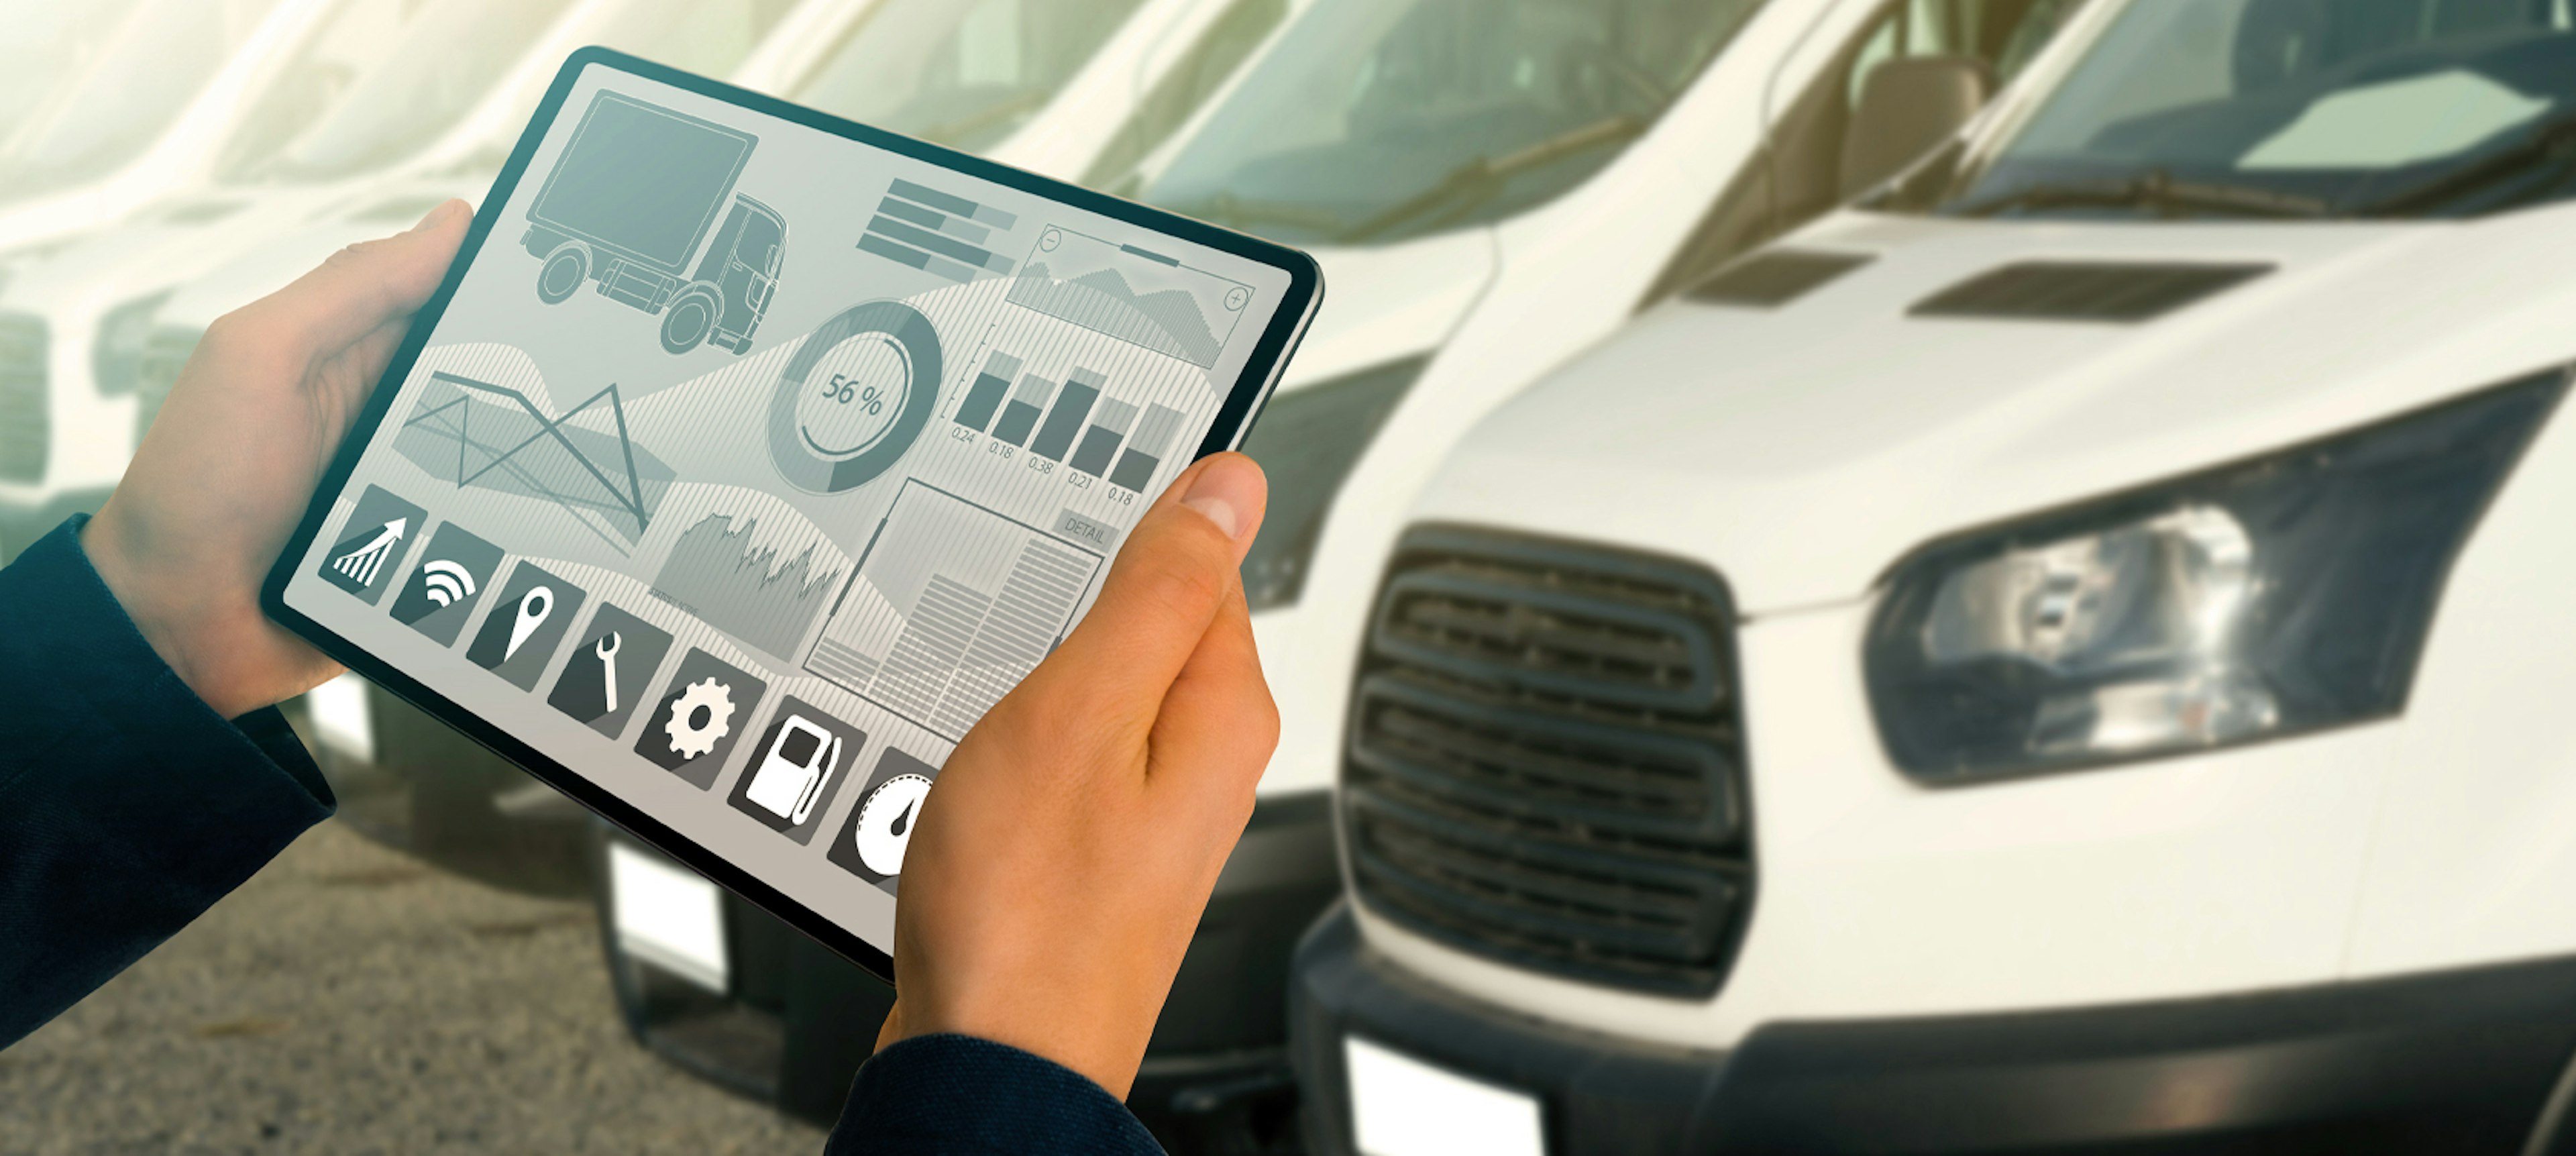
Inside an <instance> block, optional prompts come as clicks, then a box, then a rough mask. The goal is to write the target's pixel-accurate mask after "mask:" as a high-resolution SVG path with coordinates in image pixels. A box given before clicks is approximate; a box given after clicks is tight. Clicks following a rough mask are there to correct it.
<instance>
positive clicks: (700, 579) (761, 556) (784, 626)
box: [652, 515, 842, 657]
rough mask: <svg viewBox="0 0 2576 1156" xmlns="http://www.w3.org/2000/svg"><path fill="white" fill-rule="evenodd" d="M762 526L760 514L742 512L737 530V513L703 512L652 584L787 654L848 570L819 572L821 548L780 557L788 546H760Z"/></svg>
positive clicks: (755, 642) (711, 622) (717, 623)
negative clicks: (817, 563) (817, 557)
mask: <svg viewBox="0 0 2576 1156" xmlns="http://www.w3.org/2000/svg"><path fill="white" fill-rule="evenodd" d="M757 530H760V520H755V517H744V520H742V525H739V528H737V525H734V515H706V517H701V520H698V525H690V528H688V533H683V536H680V541H677V543H672V548H670V559H667V561H662V572H659V574H657V577H654V582H652V590H654V595H662V600H667V602H672V605H677V608H680V610H688V613H693V615H698V618H701V620H706V623H708V626H714V628H719V631H724V633H732V636H734V639H742V641H747V644H752V646H757V649H762V651H770V654H778V657H786V654H791V651H793V649H796V641H801V639H804V633H806V626H814V615H817V613H822V608H824V605H829V602H832V595H835V592H837V590H840V579H842V569H840V566H832V569H827V572H822V574H817V572H814V569H817V566H814V554H817V546H806V548H804V551H801V554H796V556H793V559H786V561H781V554H786V551H781V548H778V546H757V536H755V533H757Z"/></svg>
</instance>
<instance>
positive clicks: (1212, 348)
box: [1006, 227, 1252, 367]
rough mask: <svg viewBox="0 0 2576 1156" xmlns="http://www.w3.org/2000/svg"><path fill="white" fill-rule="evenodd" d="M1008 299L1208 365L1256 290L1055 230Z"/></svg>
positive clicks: (1043, 240) (1150, 254)
mask: <svg viewBox="0 0 2576 1156" xmlns="http://www.w3.org/2000/svg"><path fill="white" fill-rule="evenodd" d="M1006 299H1007V300H1009V301H1010V302H1011V303H1012V304H1014V305H1019V306H1024V307H1026V308H1029V309H1034V310H1036V311H1038V312H1040V313H1044V314H1046V315H1047V316H1049V317H1053V318H1056V319H1058V320H1062V321H1069V322H1071V323H1073V324H1075V325H1079V326H1081V327H1083V328H1085V329H1089V330H1091V331H1093V332H1095V333H1105V334H1107V335H1109V336H1111V337H1115V338H1117V339H1119V340H1121V341H1125V342H1128V343H1130V344H1133V345H1141V346H1143V347H1145V348H1147V349H1151V350H1153V351H1155V352H1157V353H1162V354H1167V355H1169V356H1172V357H1177V358H1180V359H1181V360H1183V361H1186V362H1189V363H1190V364H1192V365H1197V366H1202V367H1204V366H1211V365H1214V364H1216V358H1217V354H1218V353H1219V352H1220V351H1222V350H1223V349H1224V348H1225V344H1226V342H1228V341H1230V340H1232V339H1233V337H1234V327H1235V323H1236V322H1238V321H1241V320H1242V319H1243V308H1244V306H1245V305H1248V304H1250V303H1251V300H1252V288H1251V287H1250V286H1248V285H1245V284H1243V283H1242V282H1240V281H1235V280H1230V279H1228V278H1224V277H1219V276H1217V275H1216V274H1214V273H1210V272H1207V271H1205V270H1202V269H1196V268H1192V267H1190V266H1188V265H1183V264H1181V263H1180V262H1179V261H1178V260H1176V259H1174V258H1171V257H1166V256H1164V255H1162V254H1160V253H1156V252H1153V251H1151V250H1148V249H1140V248H1137V247H1136V246H1134V245H1117V244H1112V243H1110V242H1108V241H1104V240H1101V239H1100V238H1098V237H1093V236H1089V235H1087V234H1083V233H1077V232H1074V231H1073V230H1071V229H1064V228H1055V227H1050V228H1049V229H1047V231H1046V232H1045V233H1044V234H1043V235H1041V236H1040V237H1039V238H1038V242H1037V248H1036V250H1035V251H1034V252H1032V253H1030V254H1029V257H1028V260H1026V261H1024V262H1022V263H1021V266H1020V273H1019V275H1018V276H1016V277H1014V278H1013V279H1012V281H1011V288H1010V292H1009V293H1008V294H1007V295H1006Z"/></svg>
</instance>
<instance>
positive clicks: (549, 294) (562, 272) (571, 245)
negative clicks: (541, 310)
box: [537, 241, 590, 305]
mask: <svg viewBox="0 0 2576 1156" xmlns="http://www.w3.org/2000/svg"><path fill="white" fill-rule="evenodd" d="M587 280H590V251H589V250H588V249H584V248H582V247H581V245H580V244H579V243H577V242H572V241H566V242H564V243H563V244H561V245H557V246H555V251H554V252H552V253H548V254H546V263H545V264H544V265H543V266H540V267H539V268H538V269H537V300H539V301H543V302H545V303H546V304H548V305H561V304H563V303H564V302H566V301H569V300H571V299H572V295H573V294H574V293H575V292H578V291H579V290H580V289H581V283H582V282H584V281H587Z"/></svg>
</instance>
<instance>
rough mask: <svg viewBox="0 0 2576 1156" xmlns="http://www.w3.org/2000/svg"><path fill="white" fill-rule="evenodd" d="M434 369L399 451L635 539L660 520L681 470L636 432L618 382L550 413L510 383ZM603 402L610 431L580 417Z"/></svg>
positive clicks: (445, 473) (399, 436)
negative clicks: (641, 443) (657, 514)
mask: <svg viewBox="0 0 2576 1156" xmlns="http://www.w3.org/2000/svg"><path fill="white" fill-rule="evenodd" d="M430 377H431V380H430V382H429V385H428V388H426V389H425V390H423V391H422V392H421V395H420V398H419V400H418V401H417V402H415V403H414V404H413V406H412V411H411V414H410V416H409V417H407V418H405V419H404V421H403V424H402V427H401V429H399V430H398V431H396V433H395V435H394V443H393V444H394V450H395V452H397V453H400V454H401V455H402V456H404V457H406V458H409V459H411V461H412V462H413V464H415V465H418V466H420V467H421V468H422V469H425V470H428V471H429V472H430V473H431V474H433V475H435V476H437V477H438V478H440V479H442V480H444V481H448V482H452V483H454V484H455V485H457V486H459V487H466V486H473V487H478V488H483V489H490V490H497V491H500V492H502V493H506V494H515V495H518V496H520V497H526V498H533V499H536V500H538V501H542V502H546V503H550V504H552V505H556V506H560V507H562V508H563V509H564V510H565V511H566V512H568V513H572V514H574V515H576V516H577V517H581V518H582V519H583V520H584V521H586V522H591V523H592V524H594V525H601V524H604V525H605V527H606V528H607V529H609V530H610V531H613V532H614V533H616V534H617V535H619V536H620V537H623V538H624V539H625V540H626V541H628V542H630V543H631V542H634V541H636V540H638V539H640V538H642V537H643V536H644V531H645V529H646V528H647V527H649V526H651V525H652V522H653V513H654V511H655V510H656V509H657V508H659V506H660V505H661V501H662V496H663V495H664V494H665V493H667V492H668V491H669V490H670V486H671V482H672V481H673V480H674V479H675V478H676V477H677V476H678V475H677V473H676V472H675V471H673V470H672V469H671V467H670V466H668V465H665V464H663V462H662V461H661V460H660V459H658V458H656V457H654V456H653V455H652V454H650V453H648V452H646V451H645V450H643V449H642V448H641V447H638V446H637V445H636V444H635V443H634V441H633V440H632V439H631V438H629V437H628V436H627V426H626V407H625V404H624V402H623V401H622V400H621V399H620V398H619V396H618V392H617V387H616V386H615V385H611V386H608V387H607V388H605V389H602V390H600V391H599V392H597V393H595V394H592V395H591V396H590V397H589V398H587V399H585V400H583V401H582V403H581V404H579V405H576V406H574V407H572V408H571V409H570V410H567V411H566V412H565V413H564V414H562V415H561V416H559V417H548V416H547V415H546V413H545V411H544V410H543V409H541V408H539V407H538V405H537V404H536V403H535V402H534V401H532V400H530V399H529V397H528V395H526V394H524V393H521V392H520V391H518V390H515V389H511V388H509V387H507V386H500V385H494V384H492V383H490V382H484V381H476V380H474V379H473V378H469V377H463V376H460V375H458V374H453V373H447V372H444V371H442V372H437V373H433V374H431V375H430ZM594 409H597V410H598V411H599V412H604V413H605V414H606V415H607V417H608V419H609V424H610V425H611V429H610V430H607V431H601V430H593V429H586V428H582V427H579V426H575V425H573V424H571V423H572V421H573V419H574V418H576V417H578V416H580V415H582V414H584V413H586V412H592V411H593V410H594Z"/></svg>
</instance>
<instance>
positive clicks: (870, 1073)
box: [824, 1034, 1163, 1156]
mask: <svg viewBox="0 0 2576 1156" xmlns="http://www.w3.org/2000/svg"><path fill="white" fill-rule="evenodd" d="M1162 1150H1163V1149H1162V1147H1161V1146H1160V1145H1158V1144H1156V1143H1155V1142H1154V1137H1153V1134H1152V1133H1150V1132H1147V1131H1146V1130H1145V1126H1144V1125H1143V1124H1140V1123H1137V1122H1136V1117H1135V1116H1134V1115H1132V1114H1130V1113H1129V1112H1128V1111H1127V1105H1125V1104H1122V1103H1119V1102H1118V1099H1117V1097H1115V1096H1112V1095H1110V1094H1109V1092H1108V1090H1107V1089H1105V1088H1102V1087H1101V1086H1100V1085H1098V1084H1095V1083H1093V1082H1091V1080H1089V1079H1088V1078H1085V1077H1084V1076H1082V1075H1081V1074H1080V1073H1077V1072H1075V1071H1074V1070H1073V1069H1071V1068H1067V1067H1065V1066H1064V1065H1062V1064H1058V1063H1056V1062H1055V1061H1053V1060H1049V1059H1045V1058H1043V1057H1040V1056H1038V1055H1035V1054H1032V1053H1029V1052H1024V1051H1021V1050H1020V1049H1018V1048H1014V1047H1011V1046H1009V1045H1007V1044H997V1043H994V1042H993V1041H991V1040H985V1039H978V1038H976V1037H974V1036H963V1035H953V1034H942V1035H928V1036H915V1037H913V1038H912V1039H908V1040H905V1041H903V1042H902V1043H899V1044H896V1045H894V1046H892V1047H889V1048H887V1049H886V1050H884V1051H881V1052H878V1053H877V1054H876V1055H875V1056H874V1057H872V1058H870V1059H869V1060H868V1062H867V1063H866V1064H864V1065H862V1066H861V1067H860V1068H859V1078H858V1081H857V1083H855V1084H854V1085H852V1086H851V1088H850V1099H849V1103H848V1104H847V1105H846V1106H845V1107H844V1108H843V1109H842V1111H841V1123H840V1126H838V1127H836V1128H834V1129H833V1130H832V1140H831V1143H830V1144H829V1145H827V1146H826V1147H825V1149H824V1151H825V1152H826V1153H827V1154H829V1156H845V1154H846V1156H857V1154H858V1153H863V1152H864V1153H896V1154H906V1153H930V1152H942V1153H946V1152H977V1153H996V1154H999V1153H1011V1154H1014V1156H1016V1154H1018V1153H1029V1152H1048V1153H1056V1152H1063V1153H1078V1154H1086V1156H1087V1154H1102V1156H1109V1154H1116V1156H1130V1154H1145V1153H1160V1152H1161V1151H1162Z"/></svg>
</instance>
